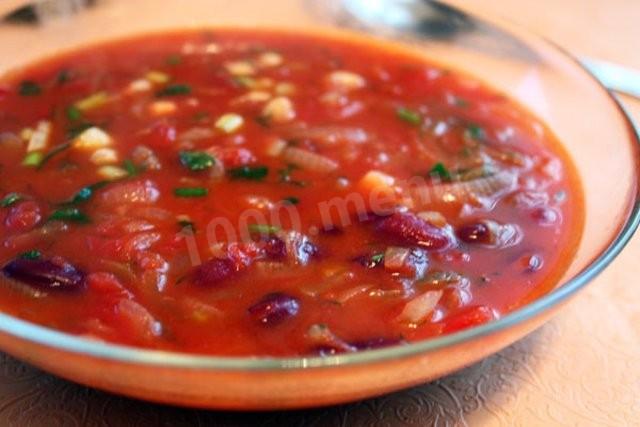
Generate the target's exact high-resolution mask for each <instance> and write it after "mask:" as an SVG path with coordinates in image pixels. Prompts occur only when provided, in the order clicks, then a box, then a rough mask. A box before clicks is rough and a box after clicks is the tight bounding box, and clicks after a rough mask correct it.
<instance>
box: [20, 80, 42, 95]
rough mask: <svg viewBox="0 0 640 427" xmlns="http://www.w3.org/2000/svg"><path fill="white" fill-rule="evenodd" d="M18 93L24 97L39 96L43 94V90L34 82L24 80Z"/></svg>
mask: <svg viewBox="0 0 640 427" xmlns="http://www.w3.org/2000/svg"><path fill="white" fill-rule="evenodd" d="M18 93H19V94H20V95H22V96H37V95H40V94H41V93H42V88H41V87H40V85H39V84H38V83H36V82H34V81H31V80H24V81H23V82H21V83H20V88H19V89H18Z"/></svg>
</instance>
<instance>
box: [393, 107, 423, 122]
mask: <svg viewBox="0 0 640 427" xmlns="http://www.w3.org/2000/svg"><path fill="white" fill-rule="evenodd" d="M396 116H397V117H398V118H399V119H400V120H403V121H405V122H407V123H411V124H412V125H419V124H420V122H422V116H421V115H420V113H418V112H417V111H414V110H411V109H409V108H404V107H401V108H398V109H397V110H396Z"/></svg>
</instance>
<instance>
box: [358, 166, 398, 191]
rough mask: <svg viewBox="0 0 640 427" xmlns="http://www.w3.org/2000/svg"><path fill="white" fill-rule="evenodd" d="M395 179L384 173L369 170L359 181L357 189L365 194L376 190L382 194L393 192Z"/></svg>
mask: <svg viewBox="0 0 640 427" xmlns="http://www.w3.org/2000/svg"><path fill="white" fill-rule="evenodd" d="M395 181H396V180H395V178H394V177H392V176H390V175H387V174H386V173H383V172H380V171H377V170H370V171H369V172H367V173H366V174H365V176H363V177H362V178H361V179H360V182H359V183H358V187H360V189H362V190H366V191H367V192H371V191H373V190H378V191H382V192H395V188H394V185H395Z"/></svg>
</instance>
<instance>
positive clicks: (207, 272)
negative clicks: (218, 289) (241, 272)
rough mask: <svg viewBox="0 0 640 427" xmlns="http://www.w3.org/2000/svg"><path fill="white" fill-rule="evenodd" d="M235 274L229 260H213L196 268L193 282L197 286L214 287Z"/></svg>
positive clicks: (233, 266)
mask: <svg viewBox="0 0 640 427" xmlns="http://www.w3.org/2000/svg"><path fill="white" fill-rule="evenodd" d="M235 272H236V268H235V264H234V262H233V261H232V260H230V259H229V258H213V259H210V260H209V261H207V262H205V263H203V264H202V265H200V266H198V267H196V269H195V270H194V272H193V282H194V283H195V284H196V285H199V286H215V285H217V284H219V283H220V282H222V281H224V280H225V279H227V278H228V277H229V276H231V275H232V274H233V273H235Z"/></svg>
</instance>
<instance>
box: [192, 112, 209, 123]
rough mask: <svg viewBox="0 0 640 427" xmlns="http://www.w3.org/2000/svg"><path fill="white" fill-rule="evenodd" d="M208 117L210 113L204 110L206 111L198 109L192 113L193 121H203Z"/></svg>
mask: <svg viewBox="0 0 640 427" xmlns="http://www.w3.org/2000/svg"><path fill="white" fill-rule="evenodd" d="M209 117H211V115H210V114H209V113H208V112H206V111H198V112H197V113H195V114H194V115H193V121H195V122H203V121H205V120H207V119H209Z"/></svg>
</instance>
